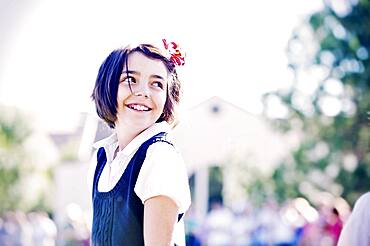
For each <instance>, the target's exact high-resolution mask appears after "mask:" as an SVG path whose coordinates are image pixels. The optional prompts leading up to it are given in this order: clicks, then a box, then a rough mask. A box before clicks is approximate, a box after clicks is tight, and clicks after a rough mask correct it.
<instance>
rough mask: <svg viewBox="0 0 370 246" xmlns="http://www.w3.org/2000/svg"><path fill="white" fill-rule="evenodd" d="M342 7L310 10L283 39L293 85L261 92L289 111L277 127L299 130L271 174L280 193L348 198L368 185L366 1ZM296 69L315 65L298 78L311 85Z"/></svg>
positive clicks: (369, 31) (369, 15) (369, 39)
mask: <svg viewBox="0 0 370 246" xmlns="http://www.w3.org/2000/svg"><path fill="white" fill-rule="evenodd" d="M348 4H350V3H348ZM349 7H350V8H351V10H350V11H349V13H348V14H346V15H344V16H343V15H339V14H338V13H336V12H335V11H334V10H333V8H332V7H331V6H329V5H327V6H325V8H324V9H323V10H322V11H319V12H317V13H314V14H312V15H311V16H309V18H308V21H307V23H305V24H303V25H302V26H300V27H299V28H298V29H297V30H296V31H295V32H294V34H293V35H292V38H291V40H290V41H289V45H288V57H289V60H290V67H291V68H292V69H293V71H294V73H295V75H296V77H295V83H294V85H293V86H292V87H291V88H290V89H289V90H280V91H276V92H272V93H268V94H266V95H265V99H266V100H267V99H268V98H269V97H271V96H274V97H278V98H279V99H280V101H281V102H282V104H283V105H285V106H286V107H287V108H288V110H289V114H288V116H287V117H286V118H284V119H279V120H275V119H274V124H275V126H277V127H278V129H280V130H281V131H283V132H287V131H290V130H293V131H300V132H302V133H304V138H303V140H302V142H301V144H300V146H299V147H298V148H297V149H295V150H294V151H293V153H292V158H290V159H289V160H285V161H284V162H283V163H282V164H281V165H280V166H279V167H278V168H277V169H276V170H275V172H274V174H273V175H272V179H273V180H274V182H275V193H276V195H277V196H278V198H279V199H280V200H283V199H286V198H289V197H295V196H298V195H299V196H306V197H307V198H309V199H311V200H312V199H313V196H314V194H315V192H316V193H317V192H320V191H329V192H331V193H333V194H334V195H341V196H343V197H344V198H345V199H347V200H348V201H349V202H350V203H353V202H354V200H355V199H356V198H357V197H358V196H359V195H360V194H361V193H363V192H365V191H368V190H370V154H369V147H370V144H369V143H370V129H369V120H368V119H367V117H368V115H367V112H368V111H369V110H370V90H369V87H370V59H369V56H370V55H369V54H370V28H369V26H370V3H369V1H359V2H358V3H357V4H355V5H353V6H349ZM310 38H311V39H310ZM297 47H298V48H297ZM303 71H308V73H309V74H311V75H317V74H318V71H321V76H316V77H313V78H312V79H311V81H305V83H312V84H311V85H312V87H313V88H315V89H314V90H312V91H310V92H307V91H306V92H305V91H303V90H302V87H300V83H301V81H299V79H300V77H299V76H298V75H299V74H301V73H302V72H303ZM317 77H319V78H317ZM315 79H316V80H317V81H314V80H315ZM315 85H316V86H315ZM333 85H334V90H333ZM302 101H303V102H304V103H302ZM329 101H330V102H331V105H333V102H334V104H335V105H334V108H335V107H336V109H335V110H334V111H333V106H332V108H328V107H327V106H328V105H329V104H328V102H329ZM338 105H339V106H338ZM293 122H295V123H296V122H300V124H293ZM297 125H298V126H299V127H297ZM290 176H292V177H290Z"/></svg>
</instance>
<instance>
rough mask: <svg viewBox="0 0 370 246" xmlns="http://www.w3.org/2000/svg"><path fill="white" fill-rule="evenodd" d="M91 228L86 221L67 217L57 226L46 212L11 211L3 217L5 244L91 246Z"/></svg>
mask: <svg viewBox="0 0 370 246" xmlns="http://www.w3.org/2000/svg"><path fill="white" fill-rule="evenodd" d="M89 235H90V233H89V230H88V227H87V226H86V223H85V221H83V220H80V219H77V218H76V217H71V216H67V218H66V219H65V220H64V222H63V223H62V224H61V225H59V226H58V225H57V224H56V223H55V221H54V220H53V219H52V218H50V216H49V214H47V213H46V212H42V211H37V212H30V213H24V212H21V211H9V212H6V213H4V214H3V215H2V216H1V217H0V245H1V246H21V245H22V246H23V245H25V246H28V245H29V246H54V245H65V246H87V245H89V240H90V239H89Z"/></svg>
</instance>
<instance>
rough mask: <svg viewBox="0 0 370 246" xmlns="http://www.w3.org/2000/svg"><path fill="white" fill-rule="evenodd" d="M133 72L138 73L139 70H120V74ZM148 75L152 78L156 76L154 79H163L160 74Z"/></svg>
mask: <svg viewBox="0 0 370 246" xmlns="http://www.w3.org/2000/svg"><path fill="white" fill-rule="evenodd" d="M127 73H128V74H135V75H140V72H137V71H132V70H127V71H126V70H124V71H122V73H121V74H127ZM150 77H152V78H156V79H161V80H165V79H164V78H163V77H162V76H160V75H157V74H153V75H150Z"/></svg>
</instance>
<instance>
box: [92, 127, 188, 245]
mask: <svg viewBox="0 0 370 246" xmlns="http://www.w3.org/2000/svg"><path fill="white" fill-rule="evenodd" d="M170 131H171V127H170V125H169V124H168V123H167V122H160V123H155V124H154V125H152V126H151V127H149V128H148V129H146V130H145V131H143V132H142V133H140V134H139V135H138V136H136V137H135V138H134V139H133V140H132V141H131V142H130V143H129V144H128V145H127V146H126V147H125V148H124V149H122V150H120V151H119V152H117V154H116V157H115V158H114V159H113V156H114V152H115V150H116V149H117V147H118V139H117V135H116V134H112V135H111V136H109V137H107V138H105V139H103V140H100V141H98V142H96V143H95V144H94V145H93V147H94V148H96V151H95V152H94V154H93V157H92V160H91V164H90V166H89V172H88V188H89V191H90V192H92V186H93V180H94V172H95V168H96V164H97V160H96V158H97V156H96V155H97V150H98V149H99V148H100V147H104V149H105V152H106V155H107V163H106V165H105V166H104V169H103V171H102V174H101V176H100V178H99V182H98V190H99V191H100V192H108V191H110V190H112V189H113V188H114V187H115V185H116V184H117V182H118V181H119V179H120V178H121V176H122V174H123V172H124V171H125V169H126V167H127V165H128V163H129V162H130V160H131V158H132V157H133V156H134V154H135V153H136V151H137V150H138V148H139V147H140V146H141V144H143V143H144V142H145V141H146V140H148V139H149V138H151V137H152V136H154V135H156V134H158V133H160V132H167V133H168V137H167V138H168V139H170V138H171V135H170ZM134 191H135V193H136V195H137V196H138V197H139V198H140V199H141V201H142V203H143V204H144V202H145V201H146V200H147V199H149V198H151V197H154V196H158V195H165V196H168V197H170V198H171V199H172V200H173V201H174V202H175V203H176V205H177V206H178V207H179V213H185V212H186V211H187V209H188V208H189V206H190V203H191V199H190V189H189V183H188V176H187V171H186V167H185V164H184V161H183V159H182V157H181V155H180V153H179V152H178V151H177V150H176V149H175V148H174V147H173V146H172V145H169V144H168V143H164V142H156V143H154V144H152V145H150V146H149V148H148V151H147V154H146V158H145V160H144V162H143V165H142V167H141V170H140V173H139V176H138V178H137V181H136V185H135V188H134ZM90 197H91V196H90ZM173 239H174V242H176V243H177V244H178V245H185V232H184V222H183V219H182V220H181V221H180V222H179V223H177V224H176V226H175V230H174V238H173Z"/></svg>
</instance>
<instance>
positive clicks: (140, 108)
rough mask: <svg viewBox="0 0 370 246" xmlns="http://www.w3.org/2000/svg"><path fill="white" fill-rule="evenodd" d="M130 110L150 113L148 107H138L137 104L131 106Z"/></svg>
mask: <svg viewBox="0 0 370 246" xmlns="http://www.w3.org/2000/svg"><path fill="white" fill-rule="evenodd" d="M130 108H133V109H135V110H139V111H148V110H149V108H148V107H145V106H143V105H137V104H132V105H130Z"/></svg>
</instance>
